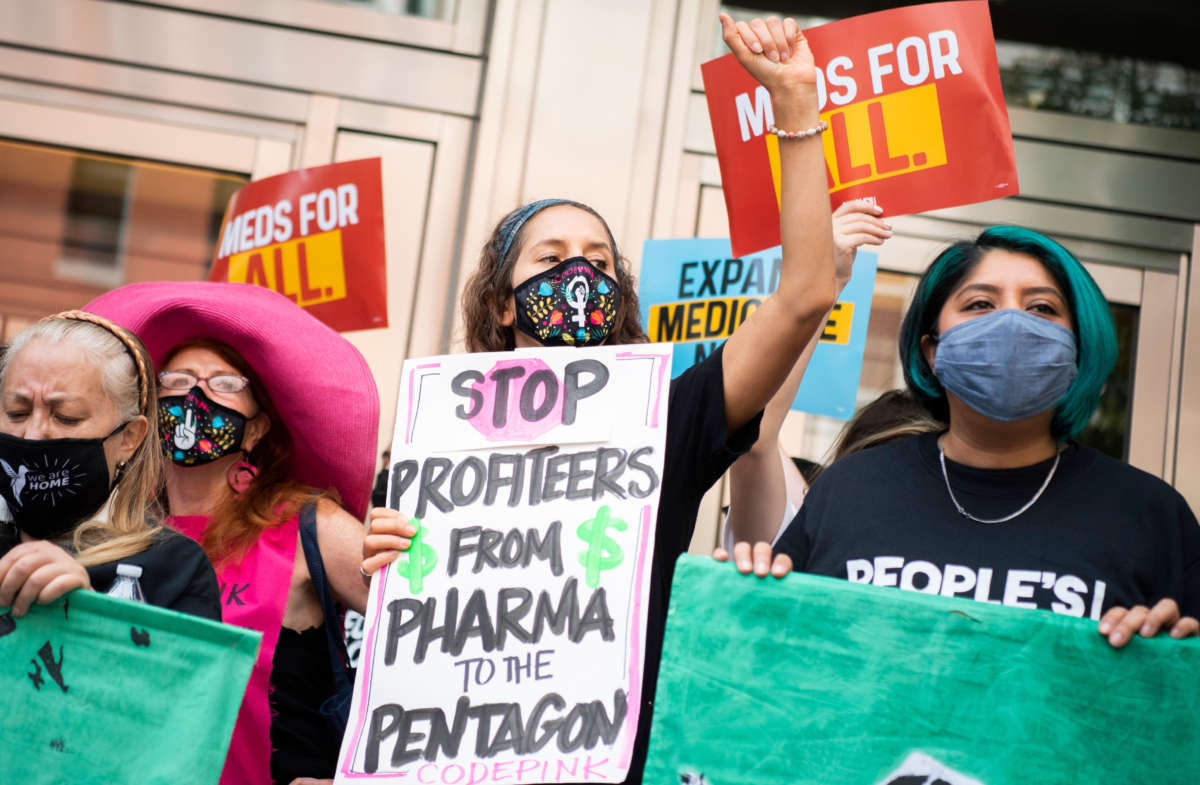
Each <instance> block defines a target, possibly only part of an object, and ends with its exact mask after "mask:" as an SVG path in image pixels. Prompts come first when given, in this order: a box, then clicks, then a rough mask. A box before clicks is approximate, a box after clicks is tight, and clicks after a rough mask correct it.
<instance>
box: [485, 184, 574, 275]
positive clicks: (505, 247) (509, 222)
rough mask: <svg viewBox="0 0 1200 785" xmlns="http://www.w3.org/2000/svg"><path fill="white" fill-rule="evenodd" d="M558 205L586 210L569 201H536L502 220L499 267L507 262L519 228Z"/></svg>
mask: <svg viewBox="0 0 1200 785" xmlns="http://www.w3.org/2000/svg"><path fill="white" fill-rule="evenodd" d="M559 204H569V205H572V206H574V207H579V208H581V209H587V208H585V207H584V206H583V205H581V204H580V203H579V202H573V201H571V200H570V199H538V200H537V201H536V202H530V203H529V204H527V205H525V206H524V207H521V208H519V209H517V210H515V211H513V212H512V213H509V216H508V217H507V218H505V219H504V221H503V222H502V223H501V224H500V229H499V231H500V257H499V259H498V260H497V261H498V262H499V264H500V266H501V267H503V266H504V264H505V262H506V261H507V260H508V252H509V250H510V249H511V248H512V244H513V240H515V239H517V235H518V234H520V233H521V227H522V226H524V225H525V222H526V221H528V220H529V219H530V218H532V217H533V216H535V215H537V214H538V213H540V212H541V211H542V210H545V209H546V208H547V207H554V206H555V205H559Z"/></svg>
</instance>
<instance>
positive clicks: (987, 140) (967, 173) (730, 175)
mask: <svg viewBox="0 0 1200 785" xmlns="http://www.w3.org/2000/svg"><path fill="white" fill-rule="evenodd" d="M754 24H755V23H753V22H752V23H750V25H748V26H745V28H746V32H750V33H753V29H752V28H753V27H754ZM768 26H769V25H768ZM741 29H742V28H741V27H739V28H738V30H735V31H734V35H733V36H732V37H731V36H730V35H729V31H730V26H729V25H726V35H725V41H726V43H727V44H729V47H730V49H732V50H733V55H726V56H724V57H719V58H717V59H715V60H710V61H709V62H707V63H704V64H703V65H702V66H701V71H702V73H703V75H704V92H705V98H706V100H707V102H708V108H709V116H710V118H711V119H712V126H713V139H714V141H715V142H716V150H717V161H718V163H719V164H720V167H721V186H722V191H723V193H724V196H725V202H726V208H727V210H728V213H729V225H730V234H731V240H732V245H733V253H734V254H735V255H738V256H743V255H745V254H747V253H751V252H754V251H758V250H760V249H762V248H769V247H771V246H774V245H778V244H779V242H780V239H781V238H780V233H779V229H780V224H779V220H778V218H777V216H776V213H777V212H778V210H779V207H780V200H781V192H780V185H781V179H780V174H779V173H780V166H781V162H780V157H779V153H780V147H779V145H778V144H777V143H776V142H777V140H776V138H775V137H774V135H773V134H770V133H768V132H767V129H768V128H769V127H770V126H771V125H772V124H777V125H778V126H779V127H781V128H784V129H787V130H791V131H795V130H802V129H804V128H808V127H810V126H811V125H814V124H815V123H816V118H815V117H814V118H813V120H812V121H811V122H808V121H802V122H796V121H794V120H793V118H791V117H789V116H785V115H784V114H782V112H785V111H788V110H789V108H790V107H785V106H783V105H780V106H773V103H779V101H778V100H777V99H778V98H780V97H782V95H779V96H777V95H775V92H776V90H777V89H778V87H777V86H776V85H775V84H769V83H768V81H769V80H771V79H772V78H773V76H774V72H773V71H772V70H771V69H769V68H767V66H772V63H771V61H770V60H769V58H768V56H767V55H765V54H763V55H754V54H753V53H752V52H753V50H752V47H749V46H748V44H747V41H746V39H745V37H744V34H739V33H740V31H741ZM759 38H760V37H759V35H758V34H757V33H754V37H753V38H751V39H750V40H751V41H752V42H754V43H761V41H760V40H759ZM771 38H772V41H774V35H773V34H772V36H771ZM804 41H805V47H806V50H807V48H808V47H811V51H812V55H813V58H814V60H815V65H814V66H813V69H812V72H813V74H814V75H815V79H816V101H817V108H818V111H819V112H820V119H821V120H823V121H825V122H826V123H828V126H829V129H828V132H827V133H825V134H823V135H822V137H821V146H822V147H823V148H824V154H825V164H826V167H825V168H826V171H825V174H826V182H827V187H828V190H829V193H830V195H831V198H832V202H833V206H835V207H836V206H838V205H840V204H842V203H844V202H847V201H850V200H854V199H861V198H871V199H875V200H877V201H879V202H882V203H884V204H886V205H887V206H888V212H889V213H890V214H892V215H907V214H909V213H917V212H923V211H925V210H932V209H936V208H939V207H950V206H953V205H959V204H969V203H971V202H978V201H984V200H987V199H995V198H998V197H1002V196H1008V195H1011V194H1015V193H1017V169H1016V160H1015V157H1014V153H1013V146H1012V133H1011V131H1010V130H1009V125H1008V116H1007V114H1006V112H1005V108H1004V95H1003V91H1002V89H1001V86H1000V72H999V68H998V66H997V64H996V48H995V40H994V38H993V36H992V29H991V21H990V18H989V15H988V5H987V2H986V1H985V0H970V1H969V2H946V3H930V4H927V5H914V6H907V7H905V8H895V9H891V10H888V11H879V12H877V13H873V14H867V15H865V16H859V17H852V18H850V19H843V20H840V21H837V22H832V23H830V24H827V25H822V26H820V27H814V28H812V29H810V30H807V31H805V33H804ZM764 51H765V50H764ZM780 67H781V66H774V68H775V69H778V68H780ZM756 80H757V82H756ZM786 223H787V222H785V225H786Z"/></svg>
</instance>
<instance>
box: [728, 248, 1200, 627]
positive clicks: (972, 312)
mask: <svg viewBox="0 0 1200 785" xmlns="http://www.w3.org/2000/svg"><path fill="white" fill-rule="evenodd" d="M1116 356H1117V342H1116V333H1115V330H1114V328H1113V323H1112V317H1111V315H1110V313H1109V308H1108V303H1107V302H1106V301H1105V299H1104V296H1103V295H1102V294H1101V292H1100V290H1099V288H1098V287H1097V286H1096V283H1095V281H1093V280H1092V277H1091V276H1090V275H1089V274H1088V273H1087V271H1086V270H1085V269H1084V267H1083V265H1082V264H1080V262H1079V260H1077V259H1076V258H1075V257H1074V256H1072V255H1071V253H1070V252H1069V251H1068V250H1067V249H1065V248H1064V247H1063V246H1062V245H1060V244H1059V243H1057V242H1055V241H1054V240H1052V239H1050V238H1049V237H1046V236H1044V235H1041V234H1038V233H1037V232H1034V231H1031V230H1029V229H1023V228H1018V227H1009V226H997V227H992V228H990V229H988V230H986V231H985V232H983V233H982V234H980V235H979V237H977V238H976V239H975V240H973V241H968V242H960V243H957V244H955V245H953V246H951V247H950V248H948V249H946V250H945V251H943V252H942V253H941V254H940V255H939V256H938V257H937V258H936V259H935V260H934V262H933V264H932V265H930V267H929V269H928V271H926V273H925V275H924V277H922V278H921V281H920V283H919V284H918V286H917V291H916V295H915V297H914V299H913V303H912V305H911V306H910V308H909V310H908V313H907V314H906V316H905V318H904V323H903V325H902V327H901V330H900V360H901V363H902V365H903V369H904V378H905V380H906V382H907V383H908V388H909V390H910V391H911V392H912V394H913V395H914V396H916V398H917V399H918V400H919V401H920V402H921V403H922V405H924V406H925V408H926V409H928V410H929V412H930V413H931V414H932V415H934V416H935V417H936V418H937V419H939V420H941V421H943V422H947V423H949V427H948V428H947V429H946V430H944V431H942V432H940V433H930V434H925V435H920V436H913V437H910V438H907V439H903V440H900V441H897V442H892V443H890V444H887V445H884V446H881V447H877V448H874V449H870V450H866V451H864V452H861V453H857V454H855V455H852V456H849V457H847V458H845V459H843V460H841V461H838V462H837V463H835V464H834V465H833V466H831V467H830V468H829V469H828V470H826V471H825V472H824V473H823V474H822V475H821V476H820V477H819V478H818V479H817V481H816V482H815V483H814V484H813V487H812V489H811V490H810V491H809V494H808V496H807V498H806V499H805V502H804V506H803V507H802V508H801V509H800V512H799V514H798V515H797V516H796V518H795V519H794V520H793V522H792V524H791V525H790V527H789V528H788V530H787V532H786V533H785V534H784V535H783V536H782V538H781V539H780V541H779V542H778V544H777V545H776V547H775V558H774V562H772V561H771V548H770V546H769V545H768V544H766V543H757V544H756V545H754V546H753V548H752V549H751V546H750V545H749V544H747V543H740V544H739V545H738V546H737V550H735V560H736V561H738V562H739V563H740V564H741V567H740V569H742V570H743V571H744V572H748V571H749V570H750V569H753V570H754V571H755V572H756V573H757V574H759V575H765V574H766V573H767V572H768V570H769V571H771V572H772V573H773V574H775V575H783V574H786V573H787V571H788V570H790V569H793V568H794V569H797V570H801V571H803V572H810V573H816V574H820V575H829V576H833V577H840V578H845V579H848V580H850V581H854V582H859V583H871V584H874V585H877V586H896V587H899V588H901V589H908V590H912V591H919V592H925V593H929V594H941V595H944V596H960V597H970V598H973V599H976V600H981V601H985V602H994V603H1001V604H1004V605H1010V606H1015V607H1023V608H1039V609H1042V610H1048V611H1053V612H1056V613H1063V614H1068V615H1073V616H1079V617H1085V616H1086V617H1089V618H1092V619H1095V620H1097V621H1098V622H1099V625H1098V628H1099V631H1100V634H1102V635H1104V636H1105V637H1106V638H1107V639H1108V641H1109V643H1110V644H1112V645H1113V646H1116V647H1120V646H1124V645H1126V644H1127V643H1128V642H1129V641H1130V640H1131V638H1132V637H1133V636H1134V635H1142V636H1144V637H1150V636H1153V635H1156V634H1158V632H1160V631H1167V632H1169V634H1170V635H1171V637H1173V638H1183V637H1188V636H1192V635H1196V634H1197V630H1198V629H1200V624H1198V623H1197V620H1196V619H1195V618H1194V617H1195V616H1196V615H1198V614H1200V525H1197V521H1196V517H1195V516H1194V515H1193V514H1192V511H1191V510H1190V509H1189V508H1188V505H1187V502H1186V501H1184V499H1183V497H1181V496H1180V495H1179V494H1178V493H1177V492H1176V491H1175V490H1174V489H1173V488H1171V487H1170V486H1169V485H1167V484H1166V483H1164V482H1163V481H1162V480H1160V479H1158V478H1157V477H1153V476H1151V475H1149V474H1146V473H1145V472H1142V471H1140V470H1138V469H1135V468H1133V467H1132V466H1129V465H1128V464H1126V463H1122V462H1120V461H1117V460H1114V459H1112V458H1110V457H1108V456H1106V455H1104V454H1102V453H1100V452H1097V451H1096V450H1093V449H1091V448H1088V447H1083V446H1081V445H1079V444H1077V443H1075V442H1073V441H1072V437H1074V436H1075V435H1076V434H1078V433H1079V431H1081V430H1082V429H1083V427H1084V426H1085V425H1086V424H1087V422H1088V420H1089V418H1090V417H1091V416H1092V412H1093V411H1094V410H1095V408H1096V405H1097V403H1098V401H1099V398H1100V392H1101V389H1102V388H1103V386H1104V382H1105V380H1106V379H1107V378H1108V375H1109V374H1110V373H1111V372H1112V369H1113V365H1114V363H1115V361H1116ZM751 550H752V558H750V557H751V552H750V551H751Z"/></svg>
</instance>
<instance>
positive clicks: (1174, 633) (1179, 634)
mask: <svg viewBox="0 0 1200 785" xmlns="http://www.w3.org/2000/svg"><path fill="white" fill-rule="evenodd" d="M1171 637H1172V638H1181V637H1183V631H1182V630H1171Z"/></svg>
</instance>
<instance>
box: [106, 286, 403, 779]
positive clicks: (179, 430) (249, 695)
mask: <svg viewBox="0 0 1200 785" xmlns="http://www.w3.org/2000/svg"><path fill="white" fill-rule="evenodd" d="M89 308H91V309H93V310H96V311H98V312H101V313H104V314H106V315H107V316H109V317H110V318H112V319H113V320H114V321H116V322H118V323H120V324H123V325H124V326H126V327H128V328H129V329H130V330H133V331H134V332H136V333H137V334H139V335H141V336H143V338H144V340H145V341H146V346H147V348H148V349H149V351H150V355H151V357H153V358H154V359H155V360H156V361H157V362H158V367H159V373H158V389H159V396H160V397H159V404H158V412H157V418H158V426H159V429H160V431H161V434H160V439H159V444H160V447H161V452H162V455H163V456H164V457H165V458H166V459H167V461H168V462H169V463H168V466H167V471H166V497H167V506H168V510H169V512H170V514H171V517H170V518H169V519H168V524H169V525H171V526H173V527H174V528H176V529H177V530H179V531H181V532H183V533H184V534H186V535H187V536H189V537H191V538H193V539H194V540H196V541H197V542H199V543H201V544H202V545H203V546H204V549H205V551H207V552H208V554H209V555H210V556H211V558H212V560H213V564H214V565H215V566H216V568H217V576H218V578H219V579H220V582H221V587H222V597H221V599H222V611H223V614H224V621H225V622H227V623H229V624H237V625H239V626H243V627H250V628H252V629H256V630H259V631H260V632H262V633H263V640H262V645H261V646H260V648H259V657H258V661H257V662H256V663H255V667H254V670H253V672H252V673H251V676H250V683H249V685H248V687H247V689H246V695H245V697H244V698H243V701H242V707H241V711H240V713H239V714H238V720H237V724H236V725H235V727H234V734H233V740H232V743H231V744H230V749H229V754H228V756H227V758H226V763H225V770H224V772H223V773H222V780H221V781H222V782H223V783H226V784H227V785H232V784H233V783H237V785H260V784H262V783H268V782H283V783H289V782H292V781H293V780H294V779H296V778H301V777H304V778H316V777H331V776H333V770H334V766H335V765H336V763H337V754H338V749H339V747H340V744H341V727H340V726H339V724H338V722H337V720H336V717H335V715H337V714H338V711H337V710H338V709H341V708H343V707H342V705H341V704H340V703H339V701H338V700H337V698H338V696H345V697H346V698H347V699H348V697H349V690H350V682H349V681H348V680H347V679H348V676H347V674H346V662H345V659H346V651H345V645H344V643H343V642H342V632H343V631H342V623H341V618H340V615H339V606H340V607H341V608H346V607H349V608H352V609H354V610H356V611H359V612H361V611H362V610H363V606H364V605H365V603H366V598H367V585H366V583H365V582H364V581H363V579H362V576H361V575H360V574H359V561H360V558H361V552H362V537H363V528H362V524H361V523H360V521H359V518H358V517H357V516H362V515H364V514H365V512H366V507H367V498H368V495H369V493H370V490H371V482H372V479H373V477H374V474H375V447H376V444H377V438H378V437H377V429H378V425H379V394H378V392H377V391H376V389H375V382H374V379H373V377H372V376H371V372H370V370H369V369H368V368H367V364H366V361H365V360H364V359H363V357H362V355H361V354H359V352H358V350H357V349H355V348H354V346H353V345H351V344H350V342H349V341H347V340H346V339H345V338H343V337H342V336H340V335H339V334H338V333H336V332H334V331H333V330H331V329H330V328H329V327H327V326H325V325H324V324H322V323H321V322H320V321H318V320H317V319H316V318H315V317H313V316H311V315H310V314H308V313H307V312H306V311H304V310H303V309H302V308H300V307H298V306H297V305H295V304H294V303H292V302H291V301H290V300H288V299H287V298H286V297H284V296H282V295H280V294H276V293H275V292H272V291H270V290H269V289H265V288H262V287H259V286H250V285H246V284H228V283H146V284H132V285H130V286H126V287H123V288H121V289H117V290H115V291H113V292H109V293H108V294H106V295H103V296H102V297H100V298H99V299H97V300H95V301H94V302H93V303H91V304H90V305H89ZM339 502H340V503H339ZM342 505H344V508H343V506H342ZM345 708H348V706H345ZM342 720H343V721H344V715H342Z"/></svg>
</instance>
